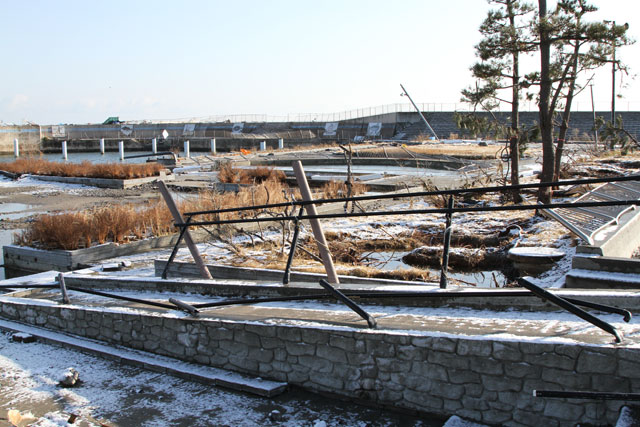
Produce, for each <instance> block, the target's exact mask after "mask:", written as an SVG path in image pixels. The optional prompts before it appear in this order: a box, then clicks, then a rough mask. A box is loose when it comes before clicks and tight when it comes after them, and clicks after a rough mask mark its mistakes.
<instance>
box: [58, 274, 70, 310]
mask: <svg viewBox="0 0 640 427" xmlns="http://www.w3.org/2000/svg"><path fill="white" fill-rule="evenodd" d="M58 283H59V284H60V291H61V292H62V303H63V304H69V295H67V286H66V285H65V284H64V274H63V273H59V274H58Z"/></svg>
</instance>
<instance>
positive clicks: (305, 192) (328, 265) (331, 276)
mask: <svg viewBox="0 0 640 427" xmlns="http://www.w3.org/2000/svg"><path fill="white" fill-rule="evenodd" d="M292 166H293V172H294V173H295V175H296V181H297V182H298V187H300V194H301V195H302V200H304V201H305V202H308V201H312V200H313V196H312V195H311V189H310V188H309V183H308V182H307V177H306V176H305V174H304V169H303V168H302V163H301V162H300V161H299V160H297V161H295V162H293V165H292ZM305 210H306V211H307V214H308V215H311V216H313V215H318V211H316V206H315V205H314V204H309V205H305ZM309 223H310V224H311V229H312V230H313V237H314V238H315V239H316V244H317V245H318V251H319V252H320V258H321V259H322V264H324V269H325V271H326V272H327V279H328V280H327V281H328V282H329V283H331V284H334V285H337V284H339V283H340V281H339V280H338V275H337V274H336V269H335V267H334V266H333V259H332V258H331V252H329V245H327V240H326V239H325V238H324V231H323V230H322V225H321V224H320V221H319V220H318V219H317V218H316V219H310V220H309Z"/></svg>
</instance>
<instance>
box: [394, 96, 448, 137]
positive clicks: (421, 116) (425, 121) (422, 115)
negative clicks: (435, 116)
mask: <svg viewBox="0 0 640 427" xmlns="http://www.w3.org/2000/svg"><path fill="white" fill-rule="evenodd" d="M400 87H401V88H402V92H404V93H403V94H402V93H401V94H400V96H406V97H407V98H409V101H411V104H412V105H413V108H415V109H416V111H417V112H418V114H419V115H420V118H421V119H422V121H423V122H424V124H425V125H427V129H429V130H430V131H431V133H432V134H433V136H435V138H436V139H440V138H438V135H436V133H435V132H434V130H433V128H432V127H431V125H430V124H429V122H428V121H427V119H426V118H425V117H424V114H422V111H420V109H419V108H418V106H417V105H416V103H415V102H413V99H411V97H410V96H409V92H407V90H406V89H405V88H404V86H402V84H400Z"/></svg>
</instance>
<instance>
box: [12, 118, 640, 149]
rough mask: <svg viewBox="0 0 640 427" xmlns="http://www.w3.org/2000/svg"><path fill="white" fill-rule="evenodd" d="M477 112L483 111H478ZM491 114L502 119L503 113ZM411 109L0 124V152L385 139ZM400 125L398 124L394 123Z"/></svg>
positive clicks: (584, 126)
mask: <svg viewBox="0 0 640 427" xmlns="http://www.w3.org/2000/svg"><path fill="white" fill-rule="evenodd" d="M478 114H479V115H482V114H483V113H478ZM596 114H597V115H599V116H603V117H605V118H606V117H608V115H609V113H607V112H597V113H596ZM619 114H620V115H621V116H622V118H623V122H624V124H625V128H626V129H627V130H628V131H629V132H630V133H631V134H632V135H635V136H636V137H638V135H640V112H620V113H619ZM424 115H425V116H426V118H427V120H428V121H429V123H430V124H431V126H432V127H433V129H434V131H435V132H436V133H437V134H438V135H439V136H440V137H441V138H449V137H454V136H456V137H471V136H472V135H469V134H468V132H466V131H463V130H461V129H459V128H458V127H457V126H456V124H455V122H454V120H453V115H454V112H446V111H445V112H425V113H424ZM497 116H498V117H499V118H500V119H501V120H503V121H505V123H506V122H508V120H509V114H508V113H498V114H497ZM420 120H421V119H420V117H419V116H418V114H417V113H387V114H380V115H374V116H370V117H360V118H357V119H350V120H343V121H340V122H339V125H338V129H337V131H336V134H335V135H328V136H325V135H324V132H325V124H326V122H280V123H271V122H263V123H244V128H243V132H242V133H237V134H234V133H232V130H233V126H234V124H233V123H226V122H225V123H136V124H114V125H101V124H86V125H48V126H42V127H39V126H20V127H16V126H6V127H0V152H4V153H10V152H13V138H15V137H16V135H17V136H18V137H19V138H20V139H21V140H24V141H25V143H27V142H29V143H32V142H33V143H37V142H38V141H39V140H40V138H45V141H44V142H43V147H42V149H43V151H45V152H59V151H60V150H61V148H60V141H63V140H67V141H69V150H70V151H95V150H97V147H98V142H97V140H98V139H100V138H105V139H106V142H107V149H109V150H114V151H115V150H117V141H119V140H125V141H127V142H126V145H127V147H126V149H127V150H129V151H132V150H145V151H149V150H150V148H151V139H152V138H158V143H159V144H160V146H159V149H163V150H167V149H171V148H180V147H181V145H182V141H184V140H186V139H189V140H190V141H192V144H193V150H194V151H207V150H208V144H209V142H208V140H209V139H210V138H216V139H217V143H218V149H219V150H220V151H229V150H237V149H238V148H247V149H253V148H255V147H257V146H258V144H259V142H260V141H262V140H266V141H267V142H268V146H269V148H275V147H277V141H278V139H280V138H283V139H285V143H288V144H296V145H298V144H302V143H308V142H315V143H317V142H319V141H327V142H328V141H333V140H341V141H346V140H350V139H353V138H354V137H355V136H364V135H366V133H367V126H368V124H369V123H370V122H381V123H382V129H381V138H382V139H390V138H392V137H393V136H394V135H395V134H396V133H398V132H400V131H401V128H404V127H405V126H402V125H406V124H407V123H416V122H420ZM520 120H521V122H522V123H523V124H525V125H532V124H533V123H534V122H536V121H538V120H539V118H538V113H537V112H523V113H521V115H520ZM399 125H401V126H399ZM570 127H571V129H570V131H569V133H568V135H569V136H568V140H580V141H584V140H588V139H591V138H593V131H592V127H593V115H592V113H590V112H585V111H579V112H574V113H572V115H571V123H570ZM165 130H166V131H167V132H168V135H169V136H168V138H167V140H164V139H162V137H161V135H162V133H163V131H165Z"/></svg>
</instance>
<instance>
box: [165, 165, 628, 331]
mask: <svg viewBox="0 0 640 427" xmlns="http://www.w3.org/2000/svg"><path fill="white" fill-rule="evenodd" d="M614 181H618V182H619V181H640V175H630V176H622V177H609V178H592V179H579V180H563V181H555V182H549V183H531V184H520V185H507V186H493V187H477V188H465V189H452V190H438V191H420V192H410V193H405V194H397V193H396V194H387V195H384V194H383V195H370V196H357V197H342V198H335V199H318V200H296V201H291V202H286V203H273V204H265V205H256V206H244V207H239V208H227V209H217V210H208V211H194V212H185V213H184V217H185V219H186V220H184V221H183V222H176V223H175V226H176V227H178V228H180V235H179V237H178V240H177V242H176V245H175V246H174V248H173V251H172V252H171V255H170V256H169V260H168V262H167V264H166V265H165V268H164V271H163V273H162V278H163V279H166V277H167V273H168V269H169V266H170V264H171V263H172V262H173V260H174V258H175V256H176V254H177V251H178V247H179V245H180V243H181V241H182V239H183V238H184V237H185V234H187V230H188V229H189V228H190V227H198V226H212V225H225V224H243V223H259V222H274V221H277V222H282V221H294V222H295V224H296V232H295V233H294V238H293V239H292V242H291V247H290V253H289V259H288V261H287V267H286V270H285V272H284V276H283V284H287V283H288V280H289V270H290V268H291V259H292V257H293V254H294V251H295V248H296V244H297V234H298V233H297V228H298V225H299V222H300V221H304V220H319V219H334V218H353V217H372V216H384V215H414V214H444V215H445V219H446V228H445V234H444V239H443V240H444V242H443V258H442V268H441V272H440V288H442V289H446V288H447V267H448V265H447V263H448V255H449V245H450V239H451V223H452V216H453V215H454V214H455V213H463V212H465V213H467V212H499V211H515V210H540V209H554V208H566V207H574V208H576V207H583V208H589V207H598V206H619V205H627V206H629V205H640V199H631V200H614V201H604V202H579V203H548V204H531V205H523V204H520V205H502V206H479V207H478V206H465V207H455V204H454V196H457V195H461V194H472V193H492V192H504V193H512V192H513V191H514V190H516V189H518V190H521V189H527V188H529V189H533V188H542V187H554V188H555V187H560V186H566V185H581V184H596V183H603V182H614ZM426 196H448V198H449V200H448V204H447V207H446V208H429V209H404V210H399V211H398V210H395V211H372V212H364V211H363V212H344V213H330V214H307V215H303V214H302V208H303V207H304V208H306V209H308V207H309V206H313V205H315V204H318V203H341V202H345V203H348V202H351V203H357V202H359V201H365V200H367V201H369V200H384V199H390V198H393V199H398V198H413V197H426ZM282 207H291V208H292V212H293V208H295V207H300V208H301V209H300V213H299V214H298V215H292V214H286V215H285V214H283V215H280V216H275V217H274V216H269V217H264V216H263V217H259V216H256V217H253V218H236V219H225V220H222V219H220V220H210V221H196V220H194V219H195V218H196V217H198V216H202V215H219V214H222V213H229V212H236V213H239V212H243V211H249V210H254V211H258V212H260V211H262V212H266V210H268V209H274V208H282ZM327 275H328V277H329V276H330V272H329V271H327ZM519 282H520V284H521V285H522V286H523V287H526V288H527V289H529V290H530V291H531V292H532V293H533V294H535V295H537V296H539V297H541V298H543V299H549V300H551V302H553V303H555V304H557V305H558V306H559V307H561V308H563V309H565V310H568V311H569V312H571V313H573V314H575V315H577V316H579V317H581V318H582V319H584V320H586V321H589V322H591V323H592V324H594V325H595V326H597V327H599V328H601V329H603V330H605V331H606V332H608V333H611V334H613V335H614V336H615V338H616V341H618V342H620V341H621V340H622V337H621V335H620V334H619V333H618V332H617V331H616V329H615V328H613V327H612V326H611V325H609V324H607V323H606V322H603V321H601V320H599V319H597V318H595V317H594V316H591V315H589V314H587V315H585V314H583V313H584V311H583V310H581V309H579V308H577V307H575V304H578V305H580V303H581V302H580V301H567V300H564V299H562V298H559V297H553V298H551V297H549V295H547V294H548V293H547V292H546V291H544V290H543V289H541V288H539V287H537V286H536V285H533V284H532V283H531V282H529V281H527V280H524V279H520V281H519ZM326 283H327V282H325V283H323V286H325V284H326ZM343 301H344V300H343ZM344 302H345V303H346V304H347V305H349V307H351V308H353V307H352V306H351V304H352V302H351V301H349V302H348V303H347V302H346V301H344ZM582 305H584V304H582ZM591 308H594V307H593V306H591ZM359 314H361V313H360V312H359ZM361 316H363V317H365V315H364V314H361ZM624 317H625V320H627V321H628V319H630V313H629V314H628V315H627V314H624ZM365 318H366V317H365ZM594 319H595V320H594ZM367 321H368V322H369V324H370V326H371V325H372V323H371V322H370V319H368V318H367Z"/></svg>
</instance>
